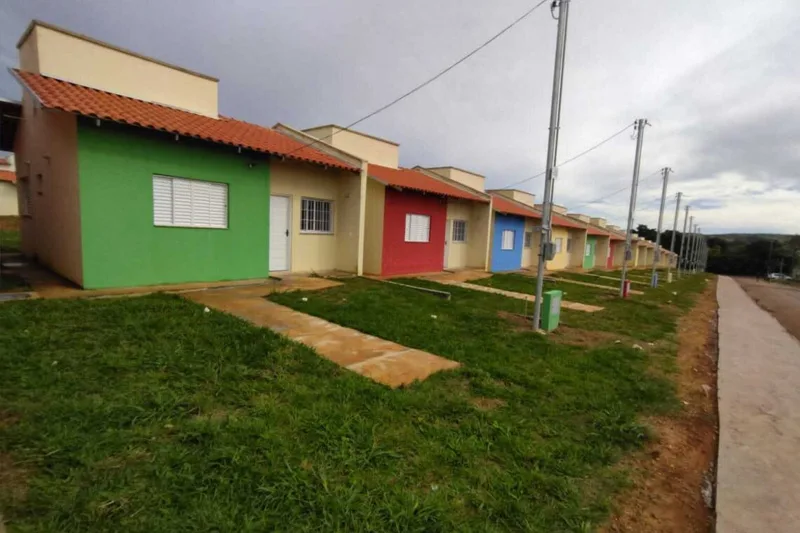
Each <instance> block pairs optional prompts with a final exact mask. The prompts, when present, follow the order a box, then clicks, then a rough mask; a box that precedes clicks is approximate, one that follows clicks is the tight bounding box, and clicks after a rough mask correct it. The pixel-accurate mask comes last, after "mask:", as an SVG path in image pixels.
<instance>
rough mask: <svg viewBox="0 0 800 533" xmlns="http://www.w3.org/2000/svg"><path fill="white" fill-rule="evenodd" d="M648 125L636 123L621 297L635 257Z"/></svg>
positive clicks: (638, 121) (620, 287) (640, 122)
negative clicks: (633, 247) (635, 229)
mask: <svg viewBox="0 0 800 533" xmlns="http://www.w3.org/2000/svg"><path fill="white" fill-rule="evenodd" d="M646 124H647V119H646V118H640V119H639V120H637V121H636V126H635V128H634V129H635V131H636V157H635V158H634V160H633V181H632V182H631V202H630V205H629V206H628V229H627V231H626V232H625V256H624V257H623V258H622V280H621V282H620V286H619V295H620V296H623V295H624V294H625V276H626V274H627V273H628V260H629V259H631V258H632V257H633V253H632V250H631V240H632V235H631V232H632V231H633V213H634V212H635V211H636V195H637V194H638V190H639V169H640V168H641V166H642V143H643V142H644V127H645V125H646Z"/></svg>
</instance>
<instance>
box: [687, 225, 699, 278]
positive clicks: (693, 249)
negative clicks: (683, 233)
mask: <svg viewBox="0 0 800 533" xmlns="http://www.w3.org/2000/svg"><path fill="white" fill-rule="evenodd" d="M699 231H700V226H698V225H697V224H695V225H694V227H693V228H692V246H691V248H690V251H691V253H690V254H689V271H690V272H691V273H692V274H694V273H695V266H696V263H695V259H694V258H695V255H697V245H698V244H700V239H698V238H697V236H698V232H699Z"/></svg>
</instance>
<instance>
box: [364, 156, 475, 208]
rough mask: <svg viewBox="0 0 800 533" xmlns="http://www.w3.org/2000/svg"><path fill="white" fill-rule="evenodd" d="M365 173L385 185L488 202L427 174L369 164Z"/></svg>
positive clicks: (408, 169)
mask: <svg viewBox="0 0 800 533" xmlns="http://www.w3.org/2000/svg"><path fill="white" fill-rule="evenodd" d="M367 172H368V173H369V175H370V176H371V177H373V178H375V179H377V180H378V181H380V182H382V183H385V184H386V185H394V186H395V187H402V188H404V189H414V190H417V191H423V192H430V193H434V194H441V195H442V196H450V197H452V198H463V199H465V200H474V201H476V202H488V200H486V199H485V198H483V197H481V196H479V195H477V194H472V193H470V192H467V191H465V190H463V189H461V188H459V187H456V186H454V185H450V184H449V183H445V182H444V181H440V180H437V179H436V178H432V177H430V176H428V175H427V174H423V173H422V172H418V171H416V170H412V169H410V168H391V167H384V166H381V165H373V164H370V165H369V167H368V169H367Z"/></svg>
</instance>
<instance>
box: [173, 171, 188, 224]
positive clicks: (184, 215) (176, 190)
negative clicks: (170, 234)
mask: <svg viewBox="0 0 800 533" xmlns="http://www.w3.org/2000/svg"><path fill="white" fill-rule="evenodd" d="M172 224H173V225H174V226H191V225H192V184H191V182H190V181H189V180H181V179H173V180H172Z"/></svg>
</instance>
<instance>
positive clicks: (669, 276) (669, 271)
mask: <svg viewBox="0 0 800 533" xmlns="http://www.w3.org/2000/svg"><path fill="white" fill-rule="evenodd" d="M681 196H683V193H682V192H678V194H677V195H676V197H677V200H676V202H675V220H673V221H672V241H671V242H670V243H669V251H670V252H671V253H673V254H674V253H675V233H677V232H678V212H679V211H680V210H681ZM677 267H678V269H679V270H680V268H681V267H680V265H677ZM667 280H669V281H672V258H670V261H668V262H667Z"/></svg>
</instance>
